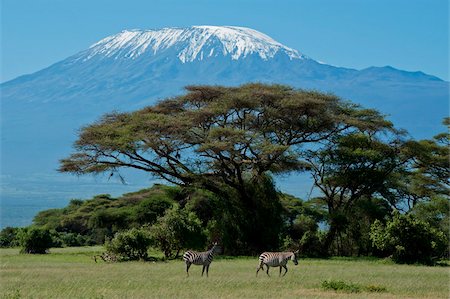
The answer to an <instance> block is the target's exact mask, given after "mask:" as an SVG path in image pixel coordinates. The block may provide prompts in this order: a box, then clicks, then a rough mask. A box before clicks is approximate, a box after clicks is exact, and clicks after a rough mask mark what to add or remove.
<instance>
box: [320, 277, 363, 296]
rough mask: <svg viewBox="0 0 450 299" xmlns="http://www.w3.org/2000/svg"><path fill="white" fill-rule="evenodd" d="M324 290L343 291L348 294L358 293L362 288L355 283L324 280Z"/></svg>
mask: <svg viewBox="0 0 450 299" xmlns="http://www.w3.org/2000/svg"><path fill="white" fill-rule="evenodd" d="M322 288H323V289H325V290H334V291H343V292H348V293H358V292H360V291H361V286H359V285H357V284H354V283H346V282H343V281H341V280H329V281H328V280H324V281H322Z"/></svg>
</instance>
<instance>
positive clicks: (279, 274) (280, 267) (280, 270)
mask: <svg viewBox="0 0 450 299" xmlns="http://www.w3.org/2000/svg"><path fill="white" fill-rule="evenodd" d="M278 276H281V266H280V274H278Z"/></svg>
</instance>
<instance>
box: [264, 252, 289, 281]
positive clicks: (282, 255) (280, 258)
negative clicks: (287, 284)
mask: <svg viewBox="0 0 450 299" xmlns="http://www.w3.org/2000/svg"><path fill="white" fill-rule="evenodd" d="M297 254H298V251H296V252H263V253H261V255H260V256H259V266H258V268H257V270H256V276H258V272H259V270H261V269H263V271H264V265H266V266H267V271H266V273H267V275H268V276H270V275H269V267H280V276H281V267H283V268H284V269H285V270H286V271H285V272H284V274H283V276H284V275H286V273H287V271H288V269H287V267H286V264H287V262H288V261H289V260H291V261H293V262H294V264H295V265H298V261H297Z"/></svg>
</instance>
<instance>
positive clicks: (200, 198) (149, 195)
mask: <svg viewBox="0 0 450 299" xmlns="http://www.w3.org/2000/svg"><path fill="white" fill-rule="evenodd" d="M186 195H187V197H186ZM277 197H278V198H279V199H280V203H281V209H280V215H279V216H280V218H281V220H282V226H281V227H279V228H277V229H276V230H277V231H278V232H279V240H278V242H277V247H276V248H273V249H274V250H292V249H299V250H300V255H301V256H303V257H326V256H329V255H338V256H379V257H385V256H392V257H393V258H394V260H395V261H398V262H422V263H427V264H431V263H433V262H435V261H437V260H438V259H439V258H443V257H446V252H447V250H448V240H449V234H448V227H449V225H450V223H449V219H450V217H449V216H450V215H449V210H450V204H449V201H448V199H446V198H442V197H435V198H433V199H431V200H430V201H427V202H422V203H419V204H417V205H416V206H415V207H414V208H412V209H411V210H409V211H408V213H406V214H400V213H399V212H398V211H396V210H393V209H392V208H390V207H389V206H388V205H386V204H385V203H384V202H383V201H382V200H375V199H370V200H368V199H365V200H361V201H359V202H358V204H357V205H356V206H355V207H354V209H352V212H351V213H349V214H348V215H341V219H340V220H341V221H342V222H343V223H345V228H344V226H343V229H341V230H340V231H339V233H338V234H337V237H336V239H335V240H334V241H333V242H332V245H331V247H330V248H329V251H324V246H325V242H326V236H327V231H328V229H329V227H328V226H327V223H328V222H329V216H330V215H329V213H328V212H327V208H326V205H325V202H324V200H323V199H322V198H314V199H311V200H308V201H303V200H301V199H299V198H296V197H293V196H290V195H288V194H284V193H280V192H278V193H277ZM186 198H189V201H186ZM224 215H226V214H224V213H223V210H221V206H220V201H219V200H218V199H217V198H216V197H215V196H214V195H213V194H211V193H209V192H206V191H202V190H190V191H189V192H188V191H187V190H183V189H182V188H180V187H174V186H164V185H154V186H153V187H152V188H150V189H144V190H141V191H139V192H135V193H129V194H125V195H123V196H121V197H119V198H112V197H111V196H109V195H98V196H96V197H94V198H92V199H89V200H72V201H71V202H70V203H69V205H68V206H67V207H65V208H61V209H51V210H45V211H42V212H40V213H38V214H37V215H36V216H35V218H34V220H33V225H32V226H30V227H27V228H5V229H3V230H2V231H1V232H0V245H1V246H2V247H10V246H22V247H23V248H24V251H25V252H29V253H44V252H45V250H46V249H48V248H50V247H66V246H88V245H103V244H106V247H107V249H108V250H109V251H111V252H112V253H114V254H117V255H118V256H121V257H122V259H124V260H127V259H140V258H146V257H147V249H148V247H150V246H152V247H154V248H158V249H159V250H161V251H162V252H163V253H164V255H165V257H166V258H176V257H178V255H179V253H180V251H181V250H183V249H186V248H194V249H204V248H205V247H207V246H208V244H210V243H212V241H214V240H221V241H222V244H223V246H224V250H225V253H226V254H234V253H236V248H230V247H229V246H234V242H230V241H227V238H226V237H225V236H226V234H227V233H229V230H230V228H228V227H227V226H229V225H230V223H228V220H227V219H226V218H227V217H230V216H229V215H227V216H225V217H224ZM235 217H238V215H234V218H235ZM234 233H239V227H233V234H234ZM255 233H257V232H256V231H255ZM229 237H232V236H229ZM30 244H31V245H30ZM239 253H240V252H239Z"/></svg>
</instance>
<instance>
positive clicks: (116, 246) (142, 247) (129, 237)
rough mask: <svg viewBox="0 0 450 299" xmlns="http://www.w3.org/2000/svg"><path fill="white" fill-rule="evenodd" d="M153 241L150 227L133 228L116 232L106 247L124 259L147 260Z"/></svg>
mask: <svg viewBox="0 0 450 299" xmlns="http://www.w3.org/2000/svg"><path fill="white" fill-rule="evenodd" d="M151 243H152V239H151V237H150V233H149V231H148V229H146V228H140V229H139V228H132V229H130V230H127V231H123V232H118V233H116V234H115V235H114V238H113V239H112V240H111V241H107V242H106V243H105V247H106V250H107V251H108V252H111V253H113V254H115V255H116V256H118V257H120V258H121V259H122V260H145V259H146V258H147V255H148V254H147V250H148V248H149V246H150V245H151Z"/></svg>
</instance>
